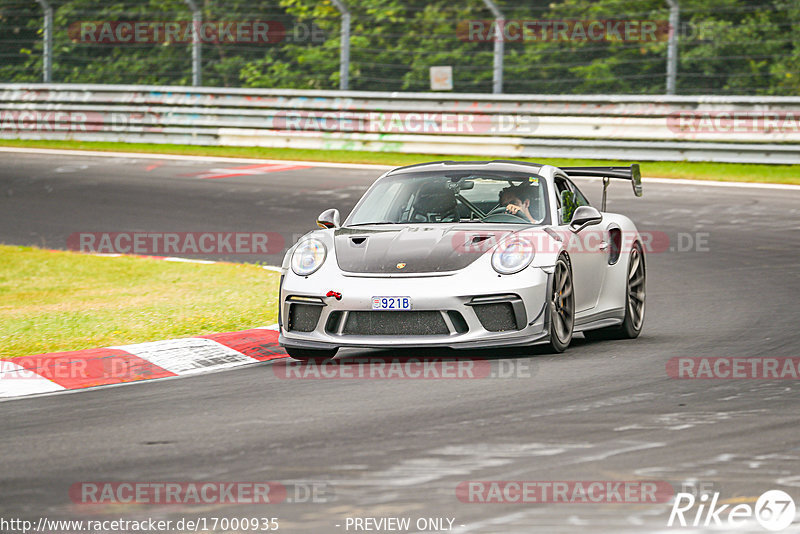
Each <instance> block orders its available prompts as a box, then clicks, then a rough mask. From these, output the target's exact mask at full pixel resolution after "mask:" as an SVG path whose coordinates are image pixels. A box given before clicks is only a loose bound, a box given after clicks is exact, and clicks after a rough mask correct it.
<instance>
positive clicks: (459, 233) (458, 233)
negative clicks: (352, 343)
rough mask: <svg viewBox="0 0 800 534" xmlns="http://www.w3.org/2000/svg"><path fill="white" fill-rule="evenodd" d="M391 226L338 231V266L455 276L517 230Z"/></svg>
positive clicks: (356, 270)
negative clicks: (498, 241) (500, 238)
mask: <svg viewBox="0 0 800 534" xmlns="http://www.w3.org/2000/svg"><path fill="white" fill-rule="evenodd" d="M510 226H511V225H505V228H501V229H498V228H496V227H487V225H480V226H472V225H464V224H458V225H447V224H437V225H420V224H413V225H391V226H390V227H388V226H387V227H384V226H380V227H379V226H373V227H368V228H367V227H359V228H354V227H345V228H339V229H337V230H336V231H335V232H334V246H335V248H336V261H337V262H338V264H339V268H340V269H341V270H342V271H345V272H352V273H373V274H401V273H402V274H405V273H436V272H448V271H457V270H460V269H463V268H465V267H467V266H468V265H470V264H471V263H472V262H474V261H475V260H477V259H478V258H480V257H481V255H482V254H483V253H485V252H486V251H488V250H491V249H492V248H494V245H496V244H497V239H498V238H499V237H501V236H502V235H504V234H506V233H509V232H513V231H516V230H519V227H517V225H514V227H510Z"/></svg>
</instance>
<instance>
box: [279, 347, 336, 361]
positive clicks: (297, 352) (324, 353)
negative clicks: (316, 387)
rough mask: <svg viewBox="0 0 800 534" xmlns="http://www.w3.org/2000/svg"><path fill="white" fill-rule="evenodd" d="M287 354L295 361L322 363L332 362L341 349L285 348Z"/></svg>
mask: <svg viewBox="0 0 800 534" xmlns="http://www.w3.org/2000/svg"><path fill="white" fill-rule="evenodd" d="M284 350H285V351H286V354H288V355H289V356H291V357H292V358H294V359H295V360H302V361H304V362H316V363H321V362H324V361H326V360H330V359H331V358H333V357H334V356H336V352H337V351H338V350H339V349H323V350H319V349H296V348H294V347H284Z"/></svg>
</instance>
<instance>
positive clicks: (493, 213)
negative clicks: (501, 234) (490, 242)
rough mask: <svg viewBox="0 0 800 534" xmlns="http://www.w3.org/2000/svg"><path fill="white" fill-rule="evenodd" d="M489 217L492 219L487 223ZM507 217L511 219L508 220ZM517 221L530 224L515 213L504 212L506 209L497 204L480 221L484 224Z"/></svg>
mask: <svg viewBox="0 0 800 534" xmlns="http://www.w3.org/2000/svg"><path fill="white" fill-rule="evenodd" d="M489 217H492V220H491V221H488V220H487V219H489ZM508 217H513V219H511V220H509V219H508ZM517 219H519V220H521V221H523V222H525V223H528V224H530V221H529V220H528V219H526V218H525V217H523V216H522V215H517V214H516V213H509V212H507V211H506V207H505V206H503V205H502V204H499V205H497V206H495V207H494V208H492V209H491V210H490V211H489V213H487V214H486V216H485V217H484V218H483V219H481V220H482V221H484V222H517Z"/></svg>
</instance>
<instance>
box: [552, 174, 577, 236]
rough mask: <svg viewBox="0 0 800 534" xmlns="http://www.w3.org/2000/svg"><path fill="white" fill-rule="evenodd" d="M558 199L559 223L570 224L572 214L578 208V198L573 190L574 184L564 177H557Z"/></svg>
mask: <svg viewBox="0 0 800 534" xmlns="http://www.w3.org/2000/svg"><path fill="white" fill-rule="evenodd" d="M555 185H556V199H557V202H558V211H559V218H558V219H559V222H560V223H561V224H569V222H570V221H571V220H572V214H573V213H574V212H575V209H576V208H577V207H578V204H577V203H576V202H577V198H576V196H575V193H574V192H573V190H572V184H571V183H570V182H569V181H568V180H567V179H566V178H564V177H563V176H556V177H555Z"/></svg>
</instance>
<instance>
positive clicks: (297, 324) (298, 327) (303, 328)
mask: <svg viewBox="0 0 800 534" xmlns="http://www.w3.org/2000/svg"><path fill="white" fill-rule="evenodd" d="M321 313H322V306H318V305H313V304H294V303H293V304H290V305H289V323H288V324H287V325H286V328H287V329H288V330H291V331H294V332H311V331H312V330H314V329H315V328H316V327H317V322H318V321H319V316H320V314H321Z"/></svg>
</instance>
